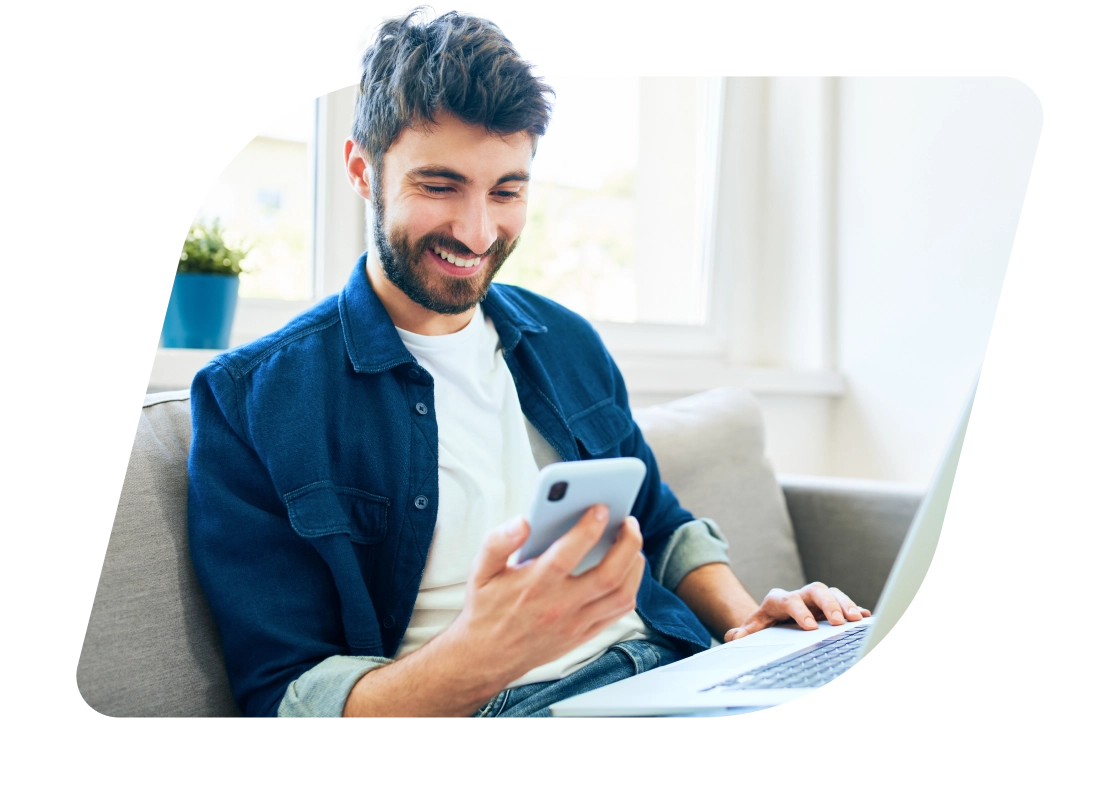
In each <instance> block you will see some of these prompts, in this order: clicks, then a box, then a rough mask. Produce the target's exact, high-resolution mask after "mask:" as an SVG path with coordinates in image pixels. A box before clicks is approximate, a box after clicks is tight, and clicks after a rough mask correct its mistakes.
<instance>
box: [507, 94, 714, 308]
mask: <svg viewBox="0 0 1120 800" xmlns="http://www.w3.org/2000/svg"><path fill="white" fill-rule="evenodd" d="M546 81H547V82H548V83H549V84H550V85H551V86H552V87H553V88H554V89H555V90H556V102H555V109H554V114H553V119H552V123H551V125H550V126H549V130H548V133H547V134H546V135H545V136H544V137H543V138H542V139H541V141H540V145H539V147H538V150H537V154H536V157H535V159H534V162H533V181H532V184H531V187H530V194H529V197H530V203H529V220H528V223H527V225H526V228H525V230H524V232H523V233H522V236H521V243H520V245H519V247H518V249H517V250H516V251H515V252H514V254H513V255H512V256H511V257H510V260H509V261H508V262H507V263H506V265H505V266H504V267H503V268H502V272H501V274H500V277H499V280H502V281H505V282H508V283H514V284H517V285H520V286H524V287H526V288H528V289H532V290H534V291H536V292H539V293H540V294H543V295H545V296H547V297H550V298H552V299H553V300H556V301H558V302H560V303H562V304H563V305H565V306H567V307H569V308H571V309H572V310H574V311H577V312H579V313H580V314H583V315H584V316H586V317H588V318H589V319H592V320H597V321H604V322H616V323H662V324H678V325H702V324H704V323H705V322H706V321H707V312H708V302H707V301H708V291H709V281H708V276H709V263H708V262H709V251H710V249H709V247H708V239H709V238H710V220H711V212H712V201H713V196H714V188H713V187H714V181H713V177H714V174H715V164H716V152H717V149H718V144H719V137H718V132H719V117H720V100H721V88H722V81H720V80H719V79H710V78H633V77H631V78H609V77H608V78H602V77H601V78H565V77H560V78H546Z"/></svg>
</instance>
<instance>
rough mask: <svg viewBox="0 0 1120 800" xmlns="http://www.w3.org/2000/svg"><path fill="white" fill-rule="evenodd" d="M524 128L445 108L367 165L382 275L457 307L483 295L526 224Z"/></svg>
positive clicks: (421, 296)
mask: <svg viewBox="0 0 1120 800" xmlns="http://www.w3.org/2000/svg"><path fill="white" fill-rule="evenodd" d="M531 162H532V140H531V139H530V136H529V134H527V133H517V134H514V135H512V136H508V137H504V138H503V137H497V136H493V135H490V134H488V133H487V132H486V131H485V130H484V129H482V128H478V127H475V126H471V125H467V124H466V123H464V122H462V121H461V120H459V119H458V118H456V117H452V116H449V115H441V116H440V117H437V124H436V125H434V126H432V127H431V128H430V129H428V130H423V129H420V130H414V129H410V128H406V129H405V130H404V131H403V132H402V133H401V135H400V137H399V138H398V139H397V141H396V142H394V143H393V145H392V147H390V148H389V150H388V151H387V152H386V153H385V156H384V159H383V161H382V170H381V176H380V178H381V180H380V181H377V175H376V171H375V170H371V175H370V180H371V186H370V190H371V194H372V202H373V204H374V211H375V214H374V227H373V231H372V234H373V236H372V238H373V244H374V246H375V247H376V249H377V255H378V257H379V259H380V261H381V266H382V269H383V270H384V272H385V276H386V277H387V278H388V279H389V280H390V281H392V283H393V284H395V285H396V286H397V287H398V288H399V289H400V290H401V291H402V292H404V294H405V295H406V296H407V297H408V298H409V299H410V300H412V301H413V302H414V303H416V304H418V305H420V306H422V307H423V308H425V309H428V310H429V311H433V312H435V313H438V314H460V313H462V312H464V311H467V310H468V309H470V308H472V307H473V306H474V305H475V304H476V303H478V302H479V300H481V299H482V297H483V296H484V295H485V294H486V290H487V289H488V288H489V286H490V282H491V281H492V280H493V278H494V275H495V273H497V271H498V268H499V267H501V265H502V262H503V261H505V260H506V258H507V257H508V256H509V254H510V253H511V252H512V251H513V248H514V246H515V245H516V244H517V237H518V236H519V235H520V234H521V230H522V229H523V228H524V227H525V213H526V194H527V191H528V185H527V184H528V180H529V168H530V165H531Z"/></svg>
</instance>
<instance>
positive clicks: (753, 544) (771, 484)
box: [78, 389, 804, 716]
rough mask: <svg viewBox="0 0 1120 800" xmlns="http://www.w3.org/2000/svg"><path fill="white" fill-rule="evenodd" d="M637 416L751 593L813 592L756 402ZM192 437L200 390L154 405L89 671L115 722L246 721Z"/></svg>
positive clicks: (100, 607) (684, 406)
mask: <svg viewBox="0 0 1120 800" xmlns="http://www.w3.org/2000/svg"><path fill="white" fill-rule="evenodd" d="M634 417H635V419H636V420H637V421H638V424H639V425H640V426H641V428H642V430H643V432H644V433H645V435H646V438H647V440H648V441H649V443H650V445H651V447H652V448H653V450H654V452H655V453H656V454H657V458H658V463H659V465H660V467H661V471H662V477H663V479H664V480H665V481H666V482H667V483H668V484H669V485H670V486H672V487H673V490H674V491H675V492H676V493H677V495H678V497H679V498H680V499H681V502H682V504H683V505H684V506H685V507H686V508H688V509H689V510H690V511H692V512H693V513H694V514H695V515H696V516H700V517H711V518H713V519H715V520H716V521H717V522H718V523H719V524H720V526H721V528H722V529H723V531H724V533H725V534H726V535H727V536H728V539H729V541H730V543H731V558H732V568H733V569H734V570H735V572H736V573H737V574H738V575H739V578H740V579H741V580H742V581H743V582H744V583H745V584H746V586H747V588H748V589H750V590H751V591H752V592H756V593H760V594H761V593H765V592H766V591H768V590H769V589H770V588H771V587H773V586H790V587H791V586H801V585H802V584H803V583H804V579H803V577H802V571H801V564H800V562H799V560H798V556H797V550H796V546H795V544H794V538H793V530H792V526H791V525H790V521H789V515H788V513H787V512H786V507H785V501H784V499H783V496H782V491H781V489H780V487H779V486H778V482H777V480H776V479H775V477H774V474H773V472H772V471H771V469H770V467H769V465H768V464H767V462H766V460H765V458H764V456H763V440H762V418H761V414H760V412H759V408H758V404H757V403H756V401H755V400H754V398H753V397H751V396H750V394H748V393H747V392H743V391H736V390H731V389H718V390H713V391H711V392H705V393H703V394H700V395H695V396H693V397H687V398H684V399H682V400H678V401H675V402H673V403H668V404H665V405H663V406H655V407H652V408H647V409H640V410H636V411H635V412H634ZM190 436H191V426H190V401H189V399H188V394H187V392H185V391H183V392H167V393H163V394H157V395H149V396H148V397H147V398H145V402H144V407H143V410H142V412H141V415H140V423H139V425H138V427H137V431H136V439H135V442H134V444H133V449H132V456H131V459H130V460H129V464H128V470H127V472H126V473H125V480H124V487H123V489H122V491H121V498H120V502H119V503H118V505H117V515H116V519H115V520H114V522H113V531H112V534H111V536H110V539H109V547H108V551H107V552H106V554H105V563H104V566H103V567H102V571H101V580H100V582H99V583H98V586H97V593H96V595H95V597H94V603H93V611H92V613H91V614H90V621H89V627H88V628H87V630H86V638H85V642H84V644H83V647H82V654H81V658H80V660H79V663H78V688H79V690H80V692H81V694H82V697H84V698H85V700H86V702H87V703H89V705H90V706H91V707H93V708H94V709H96V710H97V711H100V712H101V713H103V714H108V715H110V716H235V715H238V714H239V713H240V712H239V711H238V709H237V706H236V705H235V704H234V702H233V698H232V696H231V694H230V690H229V684H228V682H227V679H226V674H225V668H224V665H223V662H222V654H221V642H220V637H219V635H218V631H217V628H216V626H215V624H214V621H213V619H212V617H211V615H210V611H209V608H208V606H207V603H206V598H205V597H204V596H203V594H202V591H201V588H200V587H199V584H198V580H197V579H196V578H195V575H194V570H193V568H192V566H191V561H190V555H189V553H188V550H187V526H186V502H187V500H186V495H187V453H188V451H189V449H190Z"/></svg>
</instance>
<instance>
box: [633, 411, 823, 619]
mask: <svg viewBox="0 0 1120 800" xmlns="http://www.w3.org/2000/svg"><path fill="white" fill-rule="evenodd" d="M634 419H635V421H637V423H638V425H639V426H640V427H641V429H642V433H643V434H644V435H645V437H646V441H648V442H649V445H650V447H651V448H653V452H654V454H655V455H656V456H657V463H658V466H659V467H660V468H661V478H662V480H664V481H665V482H666V483H667V484H669V486H670V487H672V489H673V491H674V492H675V493H676V495H677V497H678V498H679V499H680V501H681V504H682V505H683V506H684V507H685V508H687V509H688V510H689V511H691V512H692V513H693V514H694V515H695V516H697V517H710V518H711V519H713V520H715V522H716V523H717V524H718V525H719V527H720V529H721V530H722V531H723V533H724V535H725V536H726V537H727V540H728V542H729V544H730V550H729V552H728V556H729V557H730V559H731V569H732V570H733V571H734V572H735V574H736V575H737V576H738V578H739V580H741V581H742V582H743V585H744V586H746V587H747V590H748V591H749V592H750V593H751V594H752V595H753V596H754V598H755V599H756V600H761V599H762V596H763V595H765V594H766V593H767V592H768V591H770V590H771V589H773V588H774V587H776V586H777V587H781V588H783V589H796V588H800V587H801V586H803V585H804V584H805V576H804V573H803V571H802V568H801V561H800V560H799V558H798V554H797V544H796V542H795V540H794V537H793V526H792V524H791V523H790V518H789V513H788V512H787V511H786V504H785V498H784V496H783V494H782V488H781V486H779V485H778V480H777V478H776V477H775V476H774V471H773V470H772V469H771V467H770V463H769V462H768V461H767V459H766V456H765V453H764V450H763V436H762V411H761V410H760V408H759V405H758V401H756V400H755V399H754V397H753V396H752V395H751V394H750V393H749V392H746V391H743V390H740V389H712V390H711V391H708V392H703V393H701V394H696V395H692V396H690V397H684V398H681V399H680V400H674V401H673V402H671V403H666V404H664V405H660V406H652V407H650V408H640V409H635V410H634Z"/></svg>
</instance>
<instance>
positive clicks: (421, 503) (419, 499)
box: [412, 494, 428, 509]
mask: <svg viewBox="0 0 1120 800" xmlns="http://www.w3.org/2000/svg"><path fill="white" fill-rule="evenodd" d="M412 505H414V506H416V507H417V508H419V509H425V508H427V507H428V498H426V497H425V496H424V495H422V494H418V495H416V499H415V500H413V501H412Z"/></svg>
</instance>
